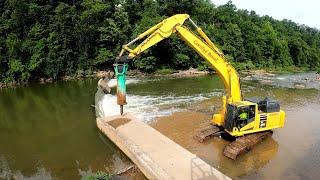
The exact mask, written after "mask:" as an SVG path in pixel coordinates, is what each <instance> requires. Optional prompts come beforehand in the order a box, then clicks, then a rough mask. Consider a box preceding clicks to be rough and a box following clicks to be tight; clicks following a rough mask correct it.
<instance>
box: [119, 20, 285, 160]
mask: <svg viewBox="0 0 320 180" xmlns="http://www.w3.org/2000/svg"><path fill="white" fill-rule="evenodd" d="M187 20H189V21H190V23H191V25H192V26H193V27H194V29H195V30H196V32H197V33H198V35H196V34H195V33H194V32H192V31H191V30H190V29H189V28H188V27H187V26H186V25H184V24H185V23H186V21H187ZM174 33H176V34H177V35H178V36H179V37H180V38H181V39H183V40H184V41H185V42H186V43H187V44H188V45H189V46H190V47H191V48H192V49H193V50H195V51H196V52H197V53H198V54H199V55H200V56H201V57H202V58H203V59H205V60H206V61H207V62H208V63H209V64H210V65H211V66H212V67H213V69H214V70H215V71H216V73H217V74H218V75H219V76H220V77H221V79H222V81H223V83H224V87H225V90H226V94H225V95H224V96H223V97H222V108H221V109H220V110H219V111H218V112H216V113H215V114H214V115H213V119H212V122H211V125H210V126H208V127H206V128H204V129H201V130H199V131H198V132H197V133H196V135H195V138H196V139H198V140H199V141H200V142H202V141H204V140H205V139H207V138H208V137H211V136H213V135H215V134H217V133H220V132H221V131H223V132H226V133H227V134H229V135H231V136H233V137H235V138H236V140H235V141H233V142H232V143H230V144H229V145H228V146H226V148H225V149H224V154H225V155H226V156H227V157H229V158H231V159H236V157H237V156H238V155H239V154H241V153H243V152H246V151H248V150H249V149H251V148H252V147H253V146H254V145H255V144H257V143H259V142H261V141H262V140H263V139H264V138H266V137H268V136H269V135H271V134H272V131H271V130H273V129H275V128H281V127H283V126H284V122H285V112H284V111H283V110H280V105H279V103H278V102H277V101H274V100H270V99H268V98H266V99H264V100H259V101H256V100H248V99H246V100H245V99H244V98H243V97H242V93H241V89H240V79H239V75H238V73H237V71H236V70H235V69H234V67H233V66H232V65H231V64H230V63H229V62H228V61H227V59H226V58H225V56H224V55H223V53H222V52H221V51H220V50H219V49H218V48H217V47H216V46H215V45H214V43H213V42H212V41H211V40H210V39H209V38H208V37H207V35H206V34H205V33H204V32H203V31H202V29H201V28H200V27H198V26H197V25H196V24H195V22H194V21H192V19H191V18H190V16H189V15H188V14H177V15H174V16H171V17H169V18H167V19H165V20H163V21H162V22H160V23H158V24H157V25H155V26H153V27H151V28H150V29H148V30H147V31H145V32H143V33H142V34H140V35H139V36H138V37H137V38H135V39H134V40H132V41H131V42H129V43H128V44H126V45H123V47H122V50H121V52H120V54H119V56H118V57H117V58H116V60H115V64H114V70H115V75H116V77H117V103H118V105H120V112H121V114H122V113H123V105H125V104H126V103H127V102H126V97H125V93H126V86H125V75H126V70H127V68H128V62H129V61H130V60H132V59H133V58H134V57H136V56H138V55H139V54H140V53H142V52H144V51H145V50H147V49H148V48H150V47H151V46H154V45H156V44H157V43H159V42H160V41H162V40H164V39H166V38H168V37H170V36H171V35H172V34H174ZM137 41H142V42H141V43H140V44H139V45H137V46H136V47H135V48H133V49H131V48H130V47H129V46H131V45H133V44H134V43H135V42H137Z"/></svg>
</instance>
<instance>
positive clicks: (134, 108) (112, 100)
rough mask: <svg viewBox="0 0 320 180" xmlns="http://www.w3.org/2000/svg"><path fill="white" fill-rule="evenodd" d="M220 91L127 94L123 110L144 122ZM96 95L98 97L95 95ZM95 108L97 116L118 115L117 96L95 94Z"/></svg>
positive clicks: (218, 94) (218, 93)
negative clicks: (155, 94)
mask: <svg viewBox="0 0 320 180" xmlns="http://www.w3.org/2000/svg"><path fill="white" fill-rule="evenodd" d="M221 95H222V93H221V92H211V93H206V94H196V95H192V96H171V95H168V96H140V95H131V94H127V102H128V104H127V105H125V106H124V112H128V113H131V114H133V115H135V116H136V117H137V118H138V119H140V120H142V121H144V122H150V121H152V120H154V119H155V118H157V117H161V116H167V115H170V114H172V113H173V112H178V111H184V109H181V108H179V107H178V106H179V105H183V104H187V103H193V102H198V101H202V100H205V99H209V98H210V97H212V96H221ZM97 96H98V97H97ZM96 109H98V110H97V116H98V117H106V116H114V115H119V113H120V107H119V105H117V97H116V96H115V95H111V94H103V92H102V91H100V92H99V90H98V92H97V94H96Z"/></svg>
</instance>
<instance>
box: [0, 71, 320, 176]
mask: <svg viewBox="0 0 320 180" xmlns="http://www.w3.org/2000/svg"><path fill="white" fill-rule="evenodd" d="M281 77H282V78H283V77H284V78H285V77H286V76H283V75H282V76H281ZM288 77H291V76H290V75H288ZM275 78H277V77H275ZM282 78H281V79H282ZM278 79H279V78H278ZM132 82H133V83H131V84H129V85H128V86H127V88H128V97H127V101H128V105H126V106H125V112H131V113H135V114H136V115H137V117H138V118H140V119H141V120H142V121H145V122H147V123H149V124H150V125H151V126H153V127H154V128H156V129H158V130H159V131H160V132H162V133H163V134H165V135H167V136H168V137H169V138H171V139H173V140H174V141H176V142H177V143H179V144H180V145H182V146H183V147H185V148H187V149H188V150H189V151H191V152H193V153H195V154H197V155H198V156H200V157H201V158H202V159H204V160H205V161H207V162H208V163H210V164H211V165H213V166H214V167H216V168H218V169H219V170H220V171H222V172H223V173H225V174H226V175H228V176H230V177H232V178H235V179H257V178H259V179H271V178H276V179H280V178H289V179H317V178H318V177H320V165H319V164H320V153H319V152H320V130H319V129H318V126H319V125H320V122H319V117H320V111H319V109H320V100H319V97H320V92H319V90H317V89H294V88H290V87H287V85H285V86H284V87H281V86H279V85H277V86H273V85H264V84H261V83H259V82H258V81H246V82H243V83H242V89H243V91H244V95H245V97H256V96H257V97H265V96H269V97H272V98H275V99H277V100H279V101H280V103H281V105H282V108H283V109H284V110H285V111H286V113H287V118H286V124H285V127H284V128H282V129H278V130H275V131H274V134H273V136H272V137H271V138H269V139H267V140H266V141H264V142H262V143H261V144H259V145H258V146H257V147H256V148H254V149H253V150H252V151H250V152H249V153H247V154H245V155H244V156H241V157H240V158H239V159H237V160H236V161H232V160H229V159H227V158H225V157H224V156H223V155H222V150H223V147H224V146H225V145H226V144H227V143H229V142H228V141H226V140H224V139H220V138H213V139H210V140H209V141H207V142H206V143H204V144H199V143H197V142H195V141H194V140H193V139H192V135H193V133H194V131H195V129H197V128H199V127H201V126H204V125H205V124H206V123H208V121H209V120H210V118H211V116H212V112H213V109H214V107H218V106H220V96H221V95H222V94H223V85H222V82H221V81H220V79H219V77H217V76H215V75H210V76H199V77H188V78H174V77H154V78H138V79H134V80H132ZM96 83H97V81H96V80H79V81H69V82H59V83H55V84H48V85H33V86H30V87H21V88H14V89H4V90H1V91H0V179H2V178H4V179H10V178H12V177H15V178H30V179H34V178H39V179H43V178H46V179H50V178H53V179H74V178H80V177H82V176H84V175H86V174H89V173H91V172H96V171H107V172H110V173H114V172H117V171H118V170H120V169H122V168H124V167H126V166H128V165H129V164H130V163H131V162H130V161H129V160H128V159H127V158H126V156H125V155H124V154H123V153H121V152H120V150H119V149H118V148H117V147H115V145H113V144H112V143H111V142H110V141H109V140H108V139H107V138H105V137H104V136H103V135H102V134H101V133H99V131H98V130H97V128H96V126H95V111H94V108H93V107H92V106H93V105H94V98H95V92H96ZM277 84H279V83H277ZM308 87H309V86H308ZM112 93H113V94H114V89H113V92H112ZM100 98H102V99H101V102H102V103H101V104H100V106H101V107H100V108H101V109H103V111H106V112H107V111H109V112H110V111H111V112H113V113H114V112H118V111H119V109H118V106H115V105H114V102H115V97H114V96H102V97H100ZM100 115H101V114H100ZM102 115H103V113H102Z"/></svg>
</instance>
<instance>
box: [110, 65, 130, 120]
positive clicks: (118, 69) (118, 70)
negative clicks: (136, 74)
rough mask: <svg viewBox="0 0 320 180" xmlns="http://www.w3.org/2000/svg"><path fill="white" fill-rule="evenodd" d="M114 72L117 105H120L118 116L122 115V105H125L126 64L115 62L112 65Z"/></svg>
mask: <svg viewBox="0 0 320 180" xmlns="http://www.w3.org/2000/svg"><path fill="white" fill-rule="evenodd" d="M113 67H114V72H115V74H116V77H117V104H118V105H120V114H121V115H122V114H123V105H126V104H127V101H126V89H127V88H126V74H127V70H128V64H127V63H126V62H116V63H115V64H113Z"/></svg>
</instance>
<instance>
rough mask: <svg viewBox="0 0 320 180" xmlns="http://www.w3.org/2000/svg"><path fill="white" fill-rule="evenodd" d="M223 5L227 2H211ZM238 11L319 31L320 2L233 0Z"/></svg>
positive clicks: (217, 0)
mask: <svg viewBox="0 0 320 180" xmlns="http://www.w3.org/2000/svg"><path fill="white" fill-rule="evenodd" d="M211 1H212V2H213V3H214V4H215V5H223V4H225V3H227V2H228V0H211ZM232 2H233V4H235V5H236V6H237V8H238V9H247V10H249V11H250V10H254V11H255V12H256V13H257V14H259V15H269V16H271V17H273V18H275V19H278V20H282V19H290V20H292V21H294V22H296V23H298V24H305V25H308V26H310V27H315V28H317V29H320V0H233V1H232Z"/></svg>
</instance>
